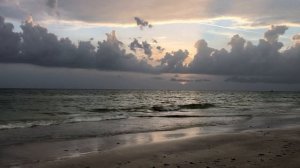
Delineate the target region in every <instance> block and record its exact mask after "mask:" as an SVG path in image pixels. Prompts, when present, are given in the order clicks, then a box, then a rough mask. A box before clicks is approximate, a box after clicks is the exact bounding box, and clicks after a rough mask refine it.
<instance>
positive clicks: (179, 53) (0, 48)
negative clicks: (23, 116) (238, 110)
mask: <svg viewBox="0 0 300 168" xmlns="http://www.w3.org/2000/svg"><path fill="white" fill-rule="evenodd" d="M299 6H300V1H299V0H284V1H283V0H251V1H244V0H185V1H182V0H163V1H162V0H114V1H107V0H85V1H82V0H0V87H1V88H76V89H77V88H78V89H80V88H82V89H172V90H173V89H178V90H297V91H299V90H300V77H299V75H298V73H299V72H300V66H299V65H300V17H299V16H300V10H299Z"/></svg>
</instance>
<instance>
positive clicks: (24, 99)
mask: <svg viewBox="0 0 300 168" xmlns="http://www.w3.org/2000/svg"><path fill="white" fill-rule="evenodd" d="M299 117H300V93H298V92H232V91H167V90H38V89H34V90H33V89H2V90H0V145H11V144H16V143H24V142H34V141H44V140H46V141H49V140H50V141H51V140H61V139H63V140H64V139H79V138H89V137H107V136H114V135H120V134H131V133H141V132H153V131H167V130H177V129H184V128H193V127H201V128H205V127H211V126H215V127H225V126H229V125H236V126H239V127H240V128H253V127H257V128H259V127H271V126H275V125H286V124H297V123H299Z"/></svg>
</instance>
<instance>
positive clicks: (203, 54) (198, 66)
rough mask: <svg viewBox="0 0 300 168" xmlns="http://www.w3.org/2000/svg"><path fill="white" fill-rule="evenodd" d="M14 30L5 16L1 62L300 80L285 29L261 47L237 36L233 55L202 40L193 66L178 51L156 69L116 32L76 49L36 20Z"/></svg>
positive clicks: (295, 50)
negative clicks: (285, 45) (285, 43)
mask: <svg viewBox="0 0 300 168" xmlns="http://www.w3.org/2000/svg"><path fill="white" fill-rule="evenodd" d="M13 28H14V27H13V25H12V24H10V23H5V21H4V19H3V18H2V17H0V41H1V43H0V63H27V64H34V65H39V66H47V67H65V68H84V69H99V70H113V71H134V72H144V73H192V74H212V75H227V76H243V77H246V76H250V77H251V76H252V77H253V76H255V77H260V78H259V79H255V80H256V81H259V80H260V81H263V80H265V79H262V78H263V77H268V78H272V79H273V78H281V79H283V80H282V81H286V82H287V83H293V82H291V81H298V80H299V72H300V66H299V65H300V44H299V43H297V42H296V43H295V44H294V45H293V46H291V47H289V48H287V49H282V48H283V44H282V43H281V42H279V41H278V38H279V36H280V35H283V34H284V32H285V31H286V29H287V27H286V26H272V27H271V29H270V30H268V31H267V32H266V33H265V39H260V40H259V41H258V44H253V43H251V42H248V41H247V40H246V39H244V38H243V37H241V36H239V35H235V36H233V37H232V38H231V40H230V41H229V43H228V44H229V45H230V47H231V49H230V50H229V51H227V50H226V49H220V50H219V49H214V48H212V47H209V45H208V43H207V42H206V41H205V40H199V41H198V42H196V44H195V47H196V49H197V54H196V55H195V56H194V59H193V60H192V61H191V62H190V63H189V64H186V59H187V57H188V56H189V52H188V51H187V50H178V51H176V52H168V53H166V54H165V55H164V57H163V58H161V59H159V60H158V64H159V65H157V66H154V65H151V64H149V63H148V62H147V59H139V58H138V57H137V56H136V55H134V54H132V53H127V52H126V49H125V47H124V44H123V43H122V42H121V41H119V40H118V39H117V37H116V34H115V32H114V31H113V32H112V33H108V34H107V39H106V40H103V41H100V42H98V45H97V46H94V45H92V43H91V41H80V42H79V43H78V45H77V46H76V45H75V44H73V43H72V42H71V40H70V39H68V38H61V39H59V38H58V37H57V36H56V35H55V34H52V33H49V32H48V30H47V29H46V28H43V27H41V26H39V25H35V24H33V23H32V22H28V21H27V22H25V23H24V24H22V25H21V29H22V32H21V33H15V32H13ZM297 39H298V36H297V35H295V36H294V40H295V41H296V40H297ZM154 47H158V46H151V45H150V44H149V43H147V42H142V43H140V42H138V40H136V39H135V40H134V41H133V43H132V44H130V49H131V50H133V51H135V49H136V48H140V49H144V52H145V54H148V56H151V53H152V50H151V49H153V48H154ZM291 79H294V80H291ZM255 80H254V79H251V80H248V81H255ZM230 81H243V80H240V79H234V80H233V79H231V80H230ZM244 81H247V80H244ZM268 81H270V82H276V81H275V80H269V79H268ZM299 81H300V80H299ZM277 83H279V82H277ZM294 83H295V82H294Z"/></svg>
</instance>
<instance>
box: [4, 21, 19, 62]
mask: <svg viewBox="0 0 300 168" xmlns="http://www.w3.org/2000/svg"><path fill="white" fill-rule="evenodd" d="M13 30H14V26H13V24H11V23H5V21H4V18H3V17H1V16H0V41H1V44H0V59H1V61H4V62H11V61H14V60H15V59H17V57H18V54H19V51H20V42H21V37H20V34H19V33H15V32H13Z"/></svg>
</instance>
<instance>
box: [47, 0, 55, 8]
mask: <svg viewBox="0 0 300 168" xmlns="http://www.w3.org/2000/svg"><path fill="white" fill-rule="evenodd" d="M46 5H47V6H48V7H49V8H52V9H54V8H56V6H57V0H47V2H46Z"/></svg>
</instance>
